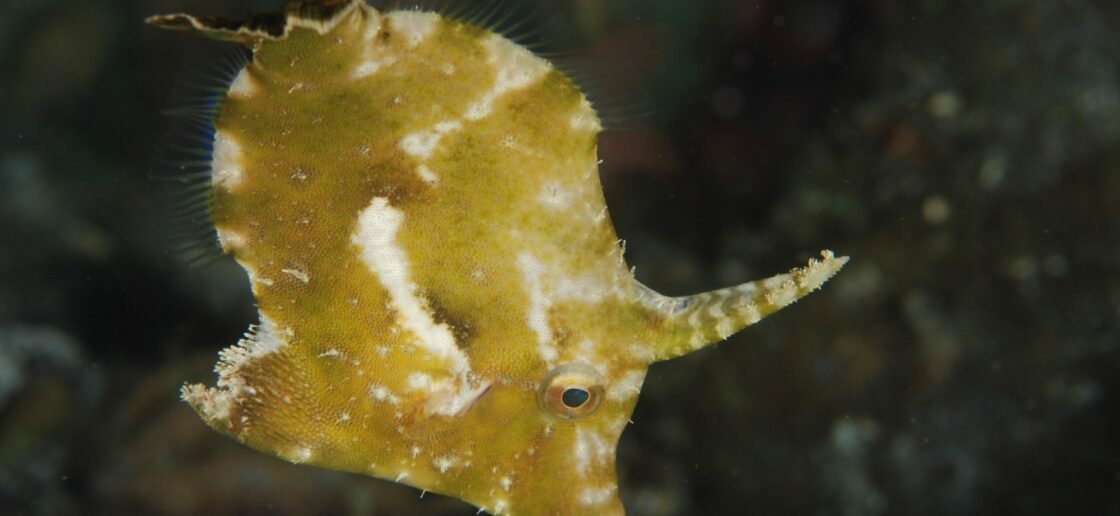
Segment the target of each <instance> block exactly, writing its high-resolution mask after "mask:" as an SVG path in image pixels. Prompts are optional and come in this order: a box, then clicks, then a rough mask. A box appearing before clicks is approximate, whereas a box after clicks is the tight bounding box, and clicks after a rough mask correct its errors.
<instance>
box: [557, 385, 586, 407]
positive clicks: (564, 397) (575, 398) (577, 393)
mask: <svg viewBox="0 0 1120 516" xmlns="http://www.w3.org/2000/svg"><path fill="white" fill-rule="evenodd" d="M590 397H591V393H589V392H587V390H585V389H580V388H576V387H572V388H568V389H564V394H561V395H560V400H561V401H563V402H564V405H566V406H568V407H569V408H578V407H581V406H583V404H584V403H587V400H588V398H590Z"/></svg>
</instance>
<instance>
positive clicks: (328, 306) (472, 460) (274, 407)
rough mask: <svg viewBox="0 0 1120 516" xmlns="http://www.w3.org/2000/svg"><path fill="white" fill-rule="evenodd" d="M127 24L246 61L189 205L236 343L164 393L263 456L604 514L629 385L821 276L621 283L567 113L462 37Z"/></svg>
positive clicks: (523, 59)
mask: <svg viewBox="0 0 1120 516" xmlns="http://www.w3.org/2000/svg"><path fill="white" fill-rule="evenodd" d="M146 21H147V22H148V23H149V24H152V25H155V26H157V27H162V28H166V29H174V30H183V31H190V32H194V33H199V34H202V35H204V36H208V37H212V38H217V39H222V40H227V41H232V42H236V43H239V44H241V45H244V46H245V47H246V48H248V49H249V50H250V51H251V56H252V57H251V59H250V60H248V62H247V63H246V64H245V65H244V66H243V67H242V68H241V69H240V70H239V71H238V72H237V74H236V76H235V77H234V78H233V79H232V81H231V82H230V84H229V86H228V89H227V90H226V91H225V93H224V95H223V98H222V100H221V102H220V103H219V104H218V105H217V106H216V107H215V114H214V118H213V120H212V124H213V134H212V149H211V150H210V151H209V152H210V154H211V155H210V162H209V169H210V173H209V176H208V201H209V214H210V218H211V220H212V223H213V227H214V231H215V232H216V235H217V240H218V242H219V244H220V246H221V248H222V250H223V251H224V252H225V253H228V254H229V255H231V256H232V257H233V259H234V260H236V261H237V263H239V264H240V265H241V267H243V268H244V269H245V271H246V273H247V275H248V279H249V283H250V285H251V289H252V293H253V296H254V298H255V300H256V303H257V307H258V310H259V322H258V323H257V324H255V325H253V326H251V327H250V329H249V331H248V332H247V333H246V334H245V337H244V338H242V339H241V340H240V341H239V342H237V343H236V344H235V345H233V346H232V347H229V348H228V349H225V350H223V351H221V352H220V353H219V359H218V363H217V365H216V366H215V372H216V373H217V382H216V384H215V385H213V386H206V385H202V384H191V383H187V384H185V385H184V386H183V388H182V392H181V395H182V399H183V400H184V401H185V402H186V403H188V404H189V405H190V406H191V407H192V408H193V409H194V410H195V411H196V412H197V413H198V415H199V416H200V417H201V419H202V421H204V422H205V423H206V424H207V425H209V426H210V427H212V428H214V429H215V430H217V431H218V432H220V433H222V434H225V435H228V436H231V437H233V438H235V439H236V440H238V441H240V442H241V443H244V444H245V445H248V446H249V447H252V448H254V449H257V450H260V451H262V452H265V453H268V454H272V455H274V456H277V457H279V458H281V459H284V460H287V461H290V462H293V463H297V464H307V465H311V466H317V467H321V468H327V469H332V470H339V471H347V472H354V473H360V474H365V475H369V476H372V477H377V478H381V479H387V480H392V481H396V482H399V483H403V484H408V485H411V486H415V487H416V488H419V489H422V490H425V491H428V492H434V493H440V494H444V495H448V496H452V497H456V498H459V499H461V500H464V501H466V502H468V503H470V504H473V505H475V506H477V507H478V508H479V509H480V511H487V512H490V513H493V514H531V515H535V514H581V513H594V514H624V507H623V505H622V502H621V501H620V498H619V494H618V482H617V477H616V472H615V462H616V456H615V452H616V446H617V444H618V441H619V438H620V436H621V434H622V432H623V430H624V429H625V428H626V426H627V425H628V424H629V420H630V416H631V414H632V413H633V411H634V407H635V404H636V403H637V400H638V395H639V392H640V391H641V388H642V384H643V382H644V379H645V376H646V372H647V370H648V368H649V366H650V365H651V364H652V363H654V362H657V361H662V360H668V359H671V358H674V357H679V356H681V355H685V354H687V353H691V352H693V351H696V350H699V349H702V348H705V347H707V346H709V345H710V344H713V343H716V342H719V341H722V340H724V339H727V338H728V337H729V336H731V335H732V334H734V333H736V332H738V331H739V330H741V329H743V328H744V327H746V326H748V325H751V324H754V323H756V322H758V321H759V320H761V319H762V318H764V317H766V316H768V315H770V314H771V313H773V312H775V311H777V310H779V309H781V308H783V307H785V306H787V305H789V304H791V303H793V302H794V301H796V300H797V299H799V298H801V297H803V296H805V295H807V294H808V293H810V292H812V291H814V290H816V289H818V288H819V287H821V285H822V284H824V283H825V281H827V280H828V279H829V278H831V277H832V276H833V275H834V274H836V273H837V272H838V271H839V270H840V268H841V267H843V265H844V264H845V263H846V262H847V257H837V256H835V255H834V254H833V253H832V252H831V251H822V252H821V258H820V259H819V260H817V259H813V260H810V261H809V263H808V264H807V265H806V266H803V267H798V268H794V269H792V270H790V271H789V272H786V273H782V274H777V275H775V276H772V277H770V278H767V279H763V280H758V281H752V282H748V283H744V284H741V285H737V286H732V287H728V288H723V289H718V290H714V291H711V292H705V293H699V294H695V295H687V296H679V297H672V296H665V295H662V294H659V293H657V292H655V291H654V290H652V289H650V288H648V287H646V286H645V285H643V284H642V283H640V282H639V281H637V280H636V279H635V277H634V273H633V270H632V269H631V268H630V267H629V266H628V264H627V263H626V260H625V259H624V256H623V246H622V245H620V242H621V241H620V240H619V238H618V236H617V235H616V233H615V230H614V227H613V225H612V223H611V220H610V216H609V213H608V211H607V207H606V203H605V200H604V197H603V191H602V186H601V184H600V181H599V171H598V166H599V158H598V152H597V141H598V135H599V133H600V132H601V131H602V129H603V127H602V124H601V122H600V119H599V118H598V116H597V114H596V111H595V109H594V108H593V107H592V104H591V102H590V101H589V100H588V98H587V97H586V96H585V95H584V94H583V93H582V91H581V89H580V88H579V86H578V85H576V84H575V83H573V82H572V80H570V79H569V78H568V76H567V75H565V74H564V73H563V72H562V71H561V70H559V69H557V68H556V67H555V66H554V65H553V64H551V63H550V62H549V61H547V60H546V59H544V58H542V57H540V56H538V55H535V54H534V53H533V52H532V51H530V50H529V49H527V48H525V47H524V46H522V45H519V44H517V43H515V42H513V41H511V40H509V39H507V38H505V37H503V36H502V35H500V34H498V33H495V32H494V31H491V30H489V29H487V28H485V27H481V26H477V25H475V24H472V23H470V22H467V21H463V20H461V19H457V18H454V17H452V16H445V15H441V14H438V13H435V12H426V11H422V10H415V9H412V10H391V11H390V10H386V11H382V10H378V9H376V8H374V7H372V6H370V5H368V4H366V3H365V2H364V1H363V0H314V1H312V0H309V1H295V2H291V3H289V4H288V5H287V7H286V8H285V10H284V12H283V13H281V14H272V15H257V16H253V17H251V18H249V19H247V20H243V21H231V20H225V19H219V18H207V17H199V16H193V15H188V14H170V15H160V16H153V17H150V18H148V19H147V20H146Z"/></svg>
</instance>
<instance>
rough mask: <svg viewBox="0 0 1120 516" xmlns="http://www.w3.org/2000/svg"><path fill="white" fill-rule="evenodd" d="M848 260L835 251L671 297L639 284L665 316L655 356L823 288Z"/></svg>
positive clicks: (642, 296)
mask: <svg viewBox="0 0 1120 516" xmlns="http://www.w3.org/2000/svg"><path fill="white" fill-rule="evenodd" d="M845 263H848V257H847V256H841V257H839V258H837V257H836V256H834V255H833V254H832V251H821V259H820V260H809V265H807V266H805V267H798V268H794V269H792V270H790V271H789V272H787V273H785V274H778V275H776V276H772V277H770V278H767V279H763V280H757V281H751V282H747V283H743V284H741V285H737V286H734V287H727V288H722V289H718V290H712V291H710V292H704V293H700V294H693V295H691V296H681V297H668V296H663V295H661V294H658V293H657V292H654V291H653V290H652V289H650V288H649V287H646V286H645V285H642V284H641V283H638V282H637V281H635V283H636V284H637V289H638V293H639V300H640V301H641V302H642V303H643V304H644V305H645V306H646V307H647V308H648V309H649V310H651V311H652V312H654V313H655V314H656V315H657V316H658V317H659V318H660V319H661V320H662V321H663V323H662V326H661V328H660V334H659V335H658V339H657V346H656V348H655V349H654V358H655V359H656V360H668V359H670V358H676V357H679V356H681V355H685V354H688V353H691V352H692V351H695V350H697V349H700V348H702V347H704V346H707V345H710V344H714V343H716V342H719V341H721V340H724V339H726V338H727V337H730V336H731V335H732V334H734V333H736V332H738V331H739V330H741V329H743V328H745V327H747V326H750V325H752V324H754V323H756V322H758V321H759V320H761V319H762V318H764V317H766V316H767V315H770V314H772V313H774V312H777V311H778V310H780V309H782V308H785V307H786V306H788V305H790V304H791V303H793V302H794V301H797V300H798V299H801V298H802V297H805V296H806V295H808V294H809V293H810V292H812V291H814V290H816V289H818V288H820V287H821V285H823V284H824V282H826V281H828V280H829V278H831V277H832V276H834V275H835V274H836V273H837V272H839V271H840V268H841V267H843V266H844V264H845Z"/></svg>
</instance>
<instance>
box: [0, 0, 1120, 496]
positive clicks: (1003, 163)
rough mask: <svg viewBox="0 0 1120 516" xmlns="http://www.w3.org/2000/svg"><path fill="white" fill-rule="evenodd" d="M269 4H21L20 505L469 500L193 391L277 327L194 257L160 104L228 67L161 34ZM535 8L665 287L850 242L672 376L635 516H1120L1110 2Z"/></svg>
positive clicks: (650, 442) (681, 1) (4, 126)
mask: <svg viewBox="0 0 1120 516" xmlns="http://www.w3.org/2000/svg"><path fill="white" fill-rule="evenodd" d="M282 3H283V2H282V0H227V1H219V0H148V1H139V0H89V1H86V2H68V1H63V0H7V1H6V2H4V3H3V5H2V6H0V93H2V95H0V113H2V115H0V219H2V222H0V228H2V229H0V514H26V515H55V514H79V513H81V514H168V515H180V514H181V515H188V514H203V513H205V514H211V515H221V514H340V515H368V514H393V515H404V514H447V515H459V514H461V515H468V514H473V513H474V512H475V510H474V509H473V508H471V507H469V506H467V505H466V504H463V503H462V502H458V501H456V500H452V499H449V498H445V497H441V496H437V495H431V494H429V495H427V496H424V497H423V498H420V497H419V491H417V490H415V489H412V488H408V487H405V486H400V485H395V484H392V483H390V482H385V481H381V480H375V479H372V478H368V477H363V476H357V475H349V474H343V473H336V472H330V471H323V470H318V469H314V468H308V467H301V466H295V465H291V464H288V463H285V462H283V461H281V460H279V459H276V458H272V457H270V456H266V455H264V454H261V453H258V452H255V451H252V450H250V449H248V448H245V447H243V446H241V445H239V444H238V443H236V442H234V441H233V440H230V439H227V438H224V437H222V436H220V435H219V434H217V433H216V432H213V431H212V430H210V429H209V428H207V427H206V426H205V425H204V424H202V422H201V421H199V420H198V418H197V417H196V416H195V414H194V413H193V412H192V411H191V410H190V409H189V408H188V407H187V405H186V404H185V403H182V402H180V401H179V399H178V396H179V393H178V390H179V386H180V385H181V384H182V383H183V382H185V381H191V382H197V381H204V382H206V383H211V382H212V381H213V374H212V373H211V372H210V369H211V367H212V364H213V362H214V359H215V357H216V354H217V352H218V351H219V350H220V349H222V348H225V347H227V346H229V345H231V344H232V343H233V342H235V341H236V340H237V338H239V337H240V336H241V334H242V333H243V332H244V331H245V329H246V327H247V326H248V325H249V324H250V323H254V322H255V317H256V315H255V311H254V309H253V301H252V296H251V294H250V292H249V290H248V283H247V281H246V279H245V275H244V272H243V271H242V270H241V269H240V268H239V267H238V266H237V265H236V264H234V263H233V262H232V261H231V260H229V259H220V260H217V261H215V262H214V263H212V264H210V265H207V266H205V267H198V268H191V267H188V266H187V265H186V264H185V263H184V261H183V260H182V259H181V257H180V256H178V255H177V254H176V253H175V252H173V251H172V249H173V247H174V243H173V242H170V241H169V239H168V238H167V233H168V231H167V228H166V227H164V226H162V225H161V218H162V217H164V216H166V215H167V211H168V206H167V203H168V197H167V195H166V190H167V185H166V184H164V182H161V181H158V180H156V179H154V178H157V177H159V176H160V175H161V174H162V173H163V172H165V170H164V169H166V165H162V164H160V161H159V156H158V155H157V154H158V153H159V149H160V148H161V146H162V145H164V144H165V143H166V142H168V141H169V140H171V141H173V140H174V138H175V136H174V135H173V133H174V125H175V123H176V121H175V119H174V117H168V116H165V115H163V114H161V112H163V111H165V110H166V109H167V108H170V107H173V106H175V105H176V104H177V103H180V102H182V101H183V99H184V98H187V97H189V96H190V95H192V94H197V93H191V92H192V91H196V90H192V87H191V86H190V85H189V84H190V83H197V82H203V83H205V82H206V81H208V80H212V79H213V78H214V77H215V76H222V74H223V73H226V74H228V66H229V63H230V62H231V59H234V58H235V57H236V55H237V52H236V51H234V50H232V49H231V48H232V47H230V46H229V45H226V44H222V43H218V42H213V41H205V40H202V39H200V38H197V37H187V36H184V35H179V34H172V33H167V32H163V31H159V30H157V29H154V28H151V27H147V26H145V25H143V24H142V20H143V19H144V17H146V16H149V15H153V14H161V13H168V12H180V11H182V12H190V13H195V14H209V15H224V16H227V17H233V18H239V17H243V16H244V15H245V14H246V13H248V12H270V11H276V10H278V9H279V8H280V7H281V6H282ZM522 3H523V4H524V5H522V6H521V8H522V9H525V10H528V11H531V12H534V13H536V16H534V18H533V20H534V21H533V23H537V24H539V26H540V28H541V29H540V30H541V34H542V37H543V38H544V39H545V40H547V42H548V43H547V44H546V45H545V46H546V47H548V48H550V49H562V50H565V51H566V52H567V53H569V54H571V56H572V58H573V59H572V62H573V63H575V64H573V65H572V66H573V69H579V70H580V73H579V74H578V75H579V76H580V77H583V78H584V79H583V80H585V81H586V83H585V84H586V86H587V89H588V90H589V91H590V92H591V93H592V100H593V101H596V102H598V103H600V104H601V105H603V106H604V108H603V111H604V112H605V113H606V114H608V115H610V116H609V117H608V118H610V119H611V122H612V124H613V125H614V128H613V129H611V130H609V131H607V132H606V133H604V134H603V135H602V136H601V139H600V149H599V152H600V155H601V157H602V159H603V164H602V165H601V173H602V179H603V183H604V188H605V190H606V196H607V204H608V206H609V207H610V212H611V216H612V218H613V219H614V222H615V225H616V228H617V230H618V233H619V235H620V236H621V237H622V238H624V239H625V240H626V242H627V258H628V260H629V262H630V263H631V264H632V265H635V266H636V267H637V276H638V279H640V280H641V281H642V282H643V283H645V284H647V285H650V286H651V287H653V288H655V289H657V290H659V291H661V292H665V293H667V294H672V295H681V294H687V293H693V292H699V291H703V290H708V289H712V288H716V287H720V286H725V285H730V284H734V283H739V282H742V281H746V280H751V279H756V278H762V277H765V276H769V275H771V274H774V273H778V272H783V271H785V270H787V269H789V268H790V267H792V266H794V265H798V264H803V263H804V262H805V261H806V260H807V259H808V258H809V257H811V256H816V254H817V251H818V250H820V249H825V248H827V249H833V250H835V251H836V252H837V253H838V254H843V255H848V256H851V262H850V263H849V264H848V266H847V267H846V269H845V270H844V271H842V272H841V273H840V274H839V275H838V276H837V277H836V278H834V279H833V280H832V281H831V282H830V283H829V284H828V285H826V287H825V288H824V289H823V290H822V291H821V292H819V293H816V294H813V295H811V296H809V297H808V298H806V299H804V300H802V301H801V302H800V303H798V304H797V305H796V306H793V307H790V308H789V309H787V310H783V311H782V312H781V313H778V314H776V315H774V316H772V317H771V318H769V319H767V320H765V321H763V322H761V323H760V324H758V325H756V326H753V327H750V328H748V329H747V330H745V331H743V332H742V333H740V334H737V335H735V336H733V337H732V338H730V339H729V340H728V341H727V342H724V343H722V344H720V345H718V346H715V347H714V348H712V349H708V350H705V351H703V352H699V353H695V354H692V355H689V356H686V357H684V358H681V359H677V360H674V361H672V362H671V363H664V364H657V365H654V366H653V368H652V369H651V370H650V374H649V376H648V377H647V379H646V383H645V387H644V392H643V394H642V397H641V400H640V401H639V403H638V408H637V411H636V412H635V414H634V417H633V421H634V424H633V425H631V426H630V427H629V428H628V429H627V430H626V432H625V433H624V434H623V437H622V441H621V444H620V448H619V463H618V473H619V477H620V486H621V494H622V496H623V501H624V503H625V505H626V507H627V510H628V512H629V513H630V514H634V515H651V516H655V515H678V514H741V513H750V514H760V515H761V514H770V515H787V514H789V515H807V514H819V515H825V514H842V515H844V516H877V515H885V514H912V515H940V514H955V515H981V514H1024V515H1032V514H1038V515H1049V514H1093V515H1105V514H1120V416H1118V415H1120V3H1117V2H1109V1H1105V0H1056V1H1045V0H970V1H964V0H906V1H886V0H835V1H832V0H788V1H778V0H713V1H686V0H609V1H608V0H553V1H547V0H536V1H535V2H534V1H531V0H524V1H523V2H522ZM375 5H377V3H376V2H375ZM223 70H225V71H224V72H223Z"/></svg>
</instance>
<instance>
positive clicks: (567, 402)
mask: <svg viewBox="0 0 1120 516" xmlns="http://www.w3.org/2000/svg"><path fill="white" fill-rule="evenodd" d="M540 399H541V405H543V406H544V409H545V410H546V411H548V412H549V413H551V414H552V415H554V416H556V417H559V418H562V419H580V418H584V417H587V416H590V415H591V414H592V413H594V412H595V409H597V408H599V404H600V403H601V402H602V401H603V377H602V376H601V375H600V374H599V372H598V371H596V370H595V368H593V367H591V366H589V365H587V364H583V363H579V362H572V363H568V364H563V365H560V366H557V367H555V368H553V369H552V370H551V371H549V372H548V374H547V375H545V377H544V380H543V381H542V382H541V387H540Z"/></svg>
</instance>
